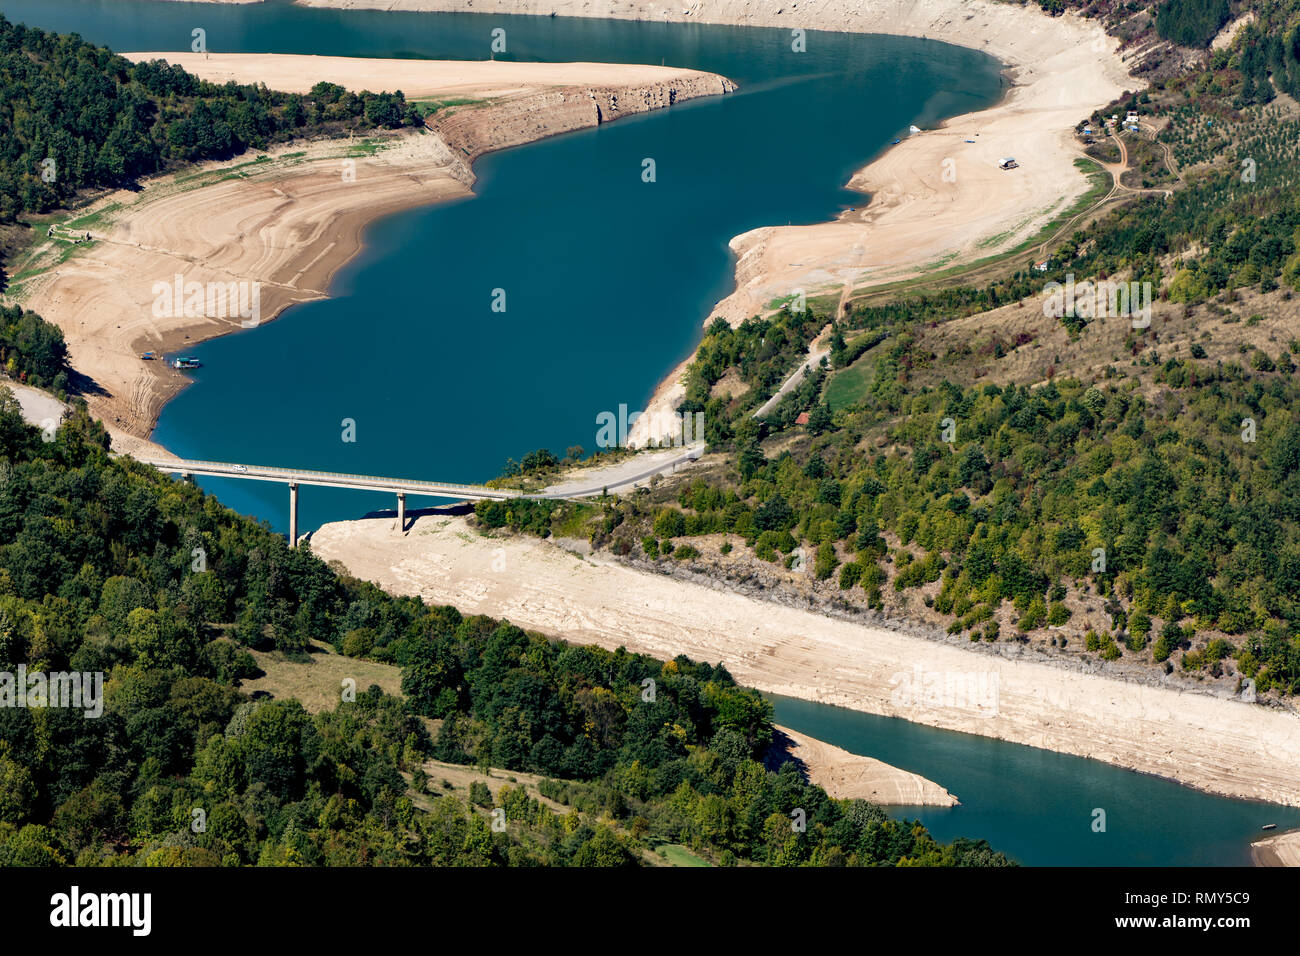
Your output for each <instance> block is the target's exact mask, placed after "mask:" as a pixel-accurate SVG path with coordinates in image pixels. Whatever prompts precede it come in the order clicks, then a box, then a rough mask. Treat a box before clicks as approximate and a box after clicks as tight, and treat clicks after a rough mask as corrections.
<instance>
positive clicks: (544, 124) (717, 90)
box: [427, 73, 736, 182]
mask: <svg viewBox="0 0 1300 956" xmlns="http://www.w3.org/2000/svg"><path fill="white" fill-rule="evenodd" d="M735 89H736V84H735V83H733V82H731V80H729V79H727V78H726V77H723V76H718V75H717V74H714V73H691V74H687V75H684V76H678V77H673V78H672V79H668V80H664V81H662V82H658V83H652V84H649V85H639V86H610V87H592V88H588V89H572V88H568V89H548V90H539V91H537V92H529V93H520V94H516V95H513V96H505V97H500V98H498V99H495V100H492V101H490V102H488V103H486V104H483V105H481V106H472V107H460V108H455V107H453V108H451V109H449V110H447V111H445V112H442V113H438V114H435V115H434V116H433V117H431V118H430V120H429V122H428V123H427V125H428V127H429V129H431V130H433V131H434V132H435V133H437V134H438V135H439V136H440V137H441V138H442V140H443V142H445V143H446V144H447V147H448V148H449V149H450V151H451V153H452V155H453V156H454V157H456V158H457V159H458V160H460V161H461V163H462V164H463V167H464V168H463V170H462V172H463V174H464V177H465V178H464V181H465V182H471V181H472V179H473V174H472V173H470V172H469V164H470V163H472V162H473V161H474V160H475V159H477V158H478V157H479V156H481V155H483V154H484V153H487V152H491V151H492V150H494V149H506V148H507V147H510V146H519V145H521V144H523V143H530V142H533V141H535V140H539V139H543V138H545V137H547V136H555V135H557V134H559V133H568V132H572V131H573V130H579V129H589V128H590V127H593V126H598V125H600V124H601V123H608V122H611V121H613V120H616V119H618V118H619V117H622V116H633V115H636V114H638V113H649V112H650V111H652V110H658V109H664V108H665V107H668V106H671V105H673V104H674V103H681V102H684V101H686V100H692V99H696V98H698V97H701V96H718V95H721V94H723V93H730V92H732V91H733V90H735Z"/></svg>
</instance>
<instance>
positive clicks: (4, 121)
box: [0, 16, 420, 222]
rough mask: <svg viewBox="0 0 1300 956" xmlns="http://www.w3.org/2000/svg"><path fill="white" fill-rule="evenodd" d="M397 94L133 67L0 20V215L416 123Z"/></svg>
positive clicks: (95, 49)
mask: <svg viewBox="0 0 1300 956" xmlns="http://www.w3.org/2000/svg"><path fill="white" fill-rule="evenodd" d="M419 122H420V116H419V113H418V111H417V110H415V109H414V108H413V107H412V106H411V105H410V104H408V103H407V102H406V99H405V98H404V97H403V96H402V94H401V92H400V91H399V92H395V93H369V92H362V93H359V94H357V93H350V92H348V91H347V90H344V89H343V88H342V87H340V86H337V85H335V84H331V83H319V84H317V85H316V86H315V87H313V88H312V90H311V92H310V93H308V94H307V95H305V96H303V95H298V94H289V93H279V92H275V91H273V90H268V89H267V88H266V87H265V86H261V85H258V86H253V85H247V84H244V85H241V84H237V83H234V82H230V83H226V84H224V85H216V84H213V83H209V82H207V81H205V80H199V79H198V78H197V77H195V76H194V75H193V74H190V73H187V72H186V71H185V70H183V69H181V68H180V67H178V66H172V65H169V64H167V63H165V62H163V61H161V60H159V61H154V62H150V63H138V64H134V63H132V62H131V61H129V60H127V59H125V58H124V57H121V56H118V55H117V54H115V53H113V52H112V51H110V50H108V49H107V48H106V47H99V46H95V45H93V44H90V43H87V42H85V41H84V40H82V39H81V38H80V37H78V36H76V35H75V34H71V35H65V34H57V33H50V32H47V31H44V30H38V29H35V28H31V27H25V26H23V25H21V24H14V23H10V22H9V21H8V20H6V19H5V18H4V17H3V16H0V129H3V130H4V131H5V135H4V136H3V137H0V222H6V221H12V220H13V219H14V218H15V217H16V216H18V215H19V214H20V213H23V212H44V211H46V210H49V209H51V208H54V207H56V206H59V205H62V204H65V203H67V202H68V201H69V200H70V199H72V197H73V196H75V195H76V193H77V191H78V190H81V189H84V188H87V187H96V186H121V185H125V184H127V183H130V182H133V181H134V180H136V179H137V178H138V177H140V176H145V175H148V174H149V173H154V172H157V171H158V170H160V169H163V168H165V167H166V166H168V165H169V164H173V163H179V162H191V161H197V160H204V159H224V158H228V157H230V156H235V155H238V154H240V153H242V152H244V151H245V150H247V149H265V148H267V147H268V146H269V145H271V144H273V143H277V142H283V141H286V140H289V139H292V138H294V137H296V136H309V135H325V134H336V133H338V132H341V131H342V130H344V129H368V128H374V127H389V128H396V127H399V126H403V125H415V124H418V123H419Z"/></svg>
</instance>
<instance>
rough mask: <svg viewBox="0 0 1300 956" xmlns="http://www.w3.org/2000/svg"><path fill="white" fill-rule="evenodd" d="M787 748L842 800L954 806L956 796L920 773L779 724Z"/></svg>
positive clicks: (885, 804)
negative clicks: (854, 752) (845, 748)
mask: <svg viewBox="0 0 1300 956" xmlns="http://www.w3.org/2000/svg"><path fill="white" fill-rule="evenodd" d="M776 729H777V732H778V734H780V735H782V736H784V738H785V740H784V741H780V738H778V741H779V742H782V743H784V744H785V752H786V753H787V754H788V755H789V756H791V757H793V758H794V759H795V760H798V761H800V762H801V763H802V764H803V765H804V767H805V769H806V772H807V774H808V780H809V781H810V782H812V783H815V784H817V786H819V787H821V788H822V789H823V790H825V791H826V792H827V793H829V794H830V795H831V796H832V797H835V798H836V799H839V800H849V799H859V800H870V801H871V802H872V803H874V804H876V805H877V806H881V807H921V806H925V807H953V806H956V805H957V798H956V797H954V796H953V795H952V794H951V793H949V792H948V791H947V790H945V789H944V788H943V787H941V786H939V785H938V784H937V783H935V782H934V781H932V780H927V779H925V777H922V776H921V775H920V774H916V773H910V772H908V771H906V770H900V769H899V768H897V767H893V766H890V765H889V764H887V763H882V762H881V761H879V760H876V759H875V758H873V757H863V756H860V755H858V754H852V753H849V752H848V751H847V750H841V749H840V748H839V747H836V746H835V745H834V744H828V743H826V742H825V741H823V740H817V739H816V738H814V737H809V736H807V735H805V734H800V733H796V732H795V731H793V730H791V729H790V728H789V727H780V726H778V727H777V728H776Z"/></svg>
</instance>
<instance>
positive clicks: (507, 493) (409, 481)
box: [137, 458, 523, 497]
mask: <svg viewBox="0 0 1300 956" xmlns="http://www.w3.org/2000/svg"><path fill="white" fill-rule="evenodd" d="M137 460H138V461H140V463H141V464H145V465H150V466H152V467H154V468H157V469H158V470H160V471H166V472H171V473H177V474H184V473H186V472H193V473H195V474H203V473H208V474H213V475H217V476H229V477H233V478H240V477H247V478H265V479H267V480H270V481H295V480H298V481H304V482H310V480H311V479H319V480H322V481H338V482H349V483H352V484H357V485H383V486H384V487H383V488H382V489H378V490H384V491H388V490H395V489H416V488H429V489H433V488H438V489H445V490H452V491H460V492H467V493H470V494H484V493H486V494H491V495H500V496H501V497H518V496H520V495H522V494H523V492H521V491H518V490H516V489H513V488H492V487H490V486H488V485H466V484H461V483H458V482H454V481H422V480H420V479H418V478H385V477H380V476H378V475H357V474H351V473H349V472H344V471H317V470H314V469H311V468H281V467H274V466H269V465H242V464H239V463H237V462H225V461H197V460H192V459H181V458H178V459H166V460H159V459H137Z"/></svg>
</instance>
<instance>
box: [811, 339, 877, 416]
mask: <svg viewBox="0 0 1300 956" xmlns="http://www.w3.org/2000/svg"><path fill="white" fill-rule="evenodd" d="M872 351H874V350H872ZM875 372H876V360H875V357H874V356H872V355H871V354H870V352H868V353H867V354H866V355H863V356H862V357H861V358H859V359H858V360H857V361H856V362H854V363H853V364H852V365H850V366H849V367H848V368H846V369H844V370H842V371H839V372H836V373H835V374H834V375H832V376H831V377H830V380H829V381H828V382H827V383H826V391H825V393H824V394H823V398H825V400H826V404H827V405H829V406H830V407H831V411H833V412H834V411H838V410H839V409H841V408H847V407H848V406H849V405H852V404H853V403H854V402H856V401H858V400H859V399H861V398H862V396H863V395H865V394H866V393H867V389H868V388H869V387H870V386H871V379H872V378H873V377H874V376H875Z"/></svg>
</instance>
